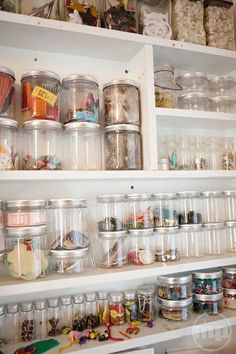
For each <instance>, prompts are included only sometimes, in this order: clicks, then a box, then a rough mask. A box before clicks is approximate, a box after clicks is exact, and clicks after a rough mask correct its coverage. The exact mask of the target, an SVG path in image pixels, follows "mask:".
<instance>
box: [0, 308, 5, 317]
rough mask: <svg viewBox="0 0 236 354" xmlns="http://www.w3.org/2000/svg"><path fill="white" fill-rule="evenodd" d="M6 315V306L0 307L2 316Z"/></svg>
mask: <svg viewBox="0 0 236 354" xmlns="http://www.w3.org/2000/svg"><path fill="white" fill-rule="evenodd" d="M4 313H5V307H4V305H0V316H1V315H4Z"/></svg>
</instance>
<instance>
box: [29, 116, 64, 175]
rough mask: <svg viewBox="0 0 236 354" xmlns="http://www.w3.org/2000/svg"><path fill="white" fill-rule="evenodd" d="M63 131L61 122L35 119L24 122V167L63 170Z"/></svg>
mask: <svg viewBox="0 0 236 354" xmlns="http://www.w3.org/2000/svg"><path fill="white" fill-rule="evenodd" d="M61 133H62V125H61V123H59V122H53V121H45V120H33V121H28V122H25V123H24V124H23V139H24V140H23V169H24V170H61V169H62V160H61V156H62V155H61Z"/></svg>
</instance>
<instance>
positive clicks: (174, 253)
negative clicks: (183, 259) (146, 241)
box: [154, 227, 180, 262]
mask: <svg viewBox="0 0 236 354" xmlns="http://www.w3.org/2000/svg"><path fill="white" fill-rule="evenodd" d="M154 235H155V247H156V250H155V260H156V262H169V261H178V260H179V258H180V254H179V250H178V249H177V247H178V246H179V237H180V233H179V230H178V228H177V227H169V228H168V227H167V228H164V227H162V228H161V227H160V228H157V229H154Z"/></svg>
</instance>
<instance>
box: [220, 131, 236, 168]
mask: <svg viewBox="0 0 236 354" xmlns="http://www.w3.org/2000/svg"><path fill="white" fill-rule="evenodd" d="M221 169H222V170H234V169H235V147H234V139H233V138H232V137H225V138H224V139H223V147H222V151H221Z"/></svg>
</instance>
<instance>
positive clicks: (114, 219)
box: [97, 194, 126, 232]
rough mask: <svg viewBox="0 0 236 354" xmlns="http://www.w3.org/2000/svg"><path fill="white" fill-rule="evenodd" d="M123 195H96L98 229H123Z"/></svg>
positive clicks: (124, 225)
mask: <svg viewBox="0 0 236 354" xmlns="http://www.w3.org/2000/svg"><path fill="white" fill-rule="evenodd" d="M125 201H126V199H125V195H124V194H120V195H119V194H117V195H99V196H98V197H97V214H98V216H97V220H98V230H99V231H101V232H105V231H124V230H126V224H125V221H126V220H125V207H126V203H125Z"/></svg>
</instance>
